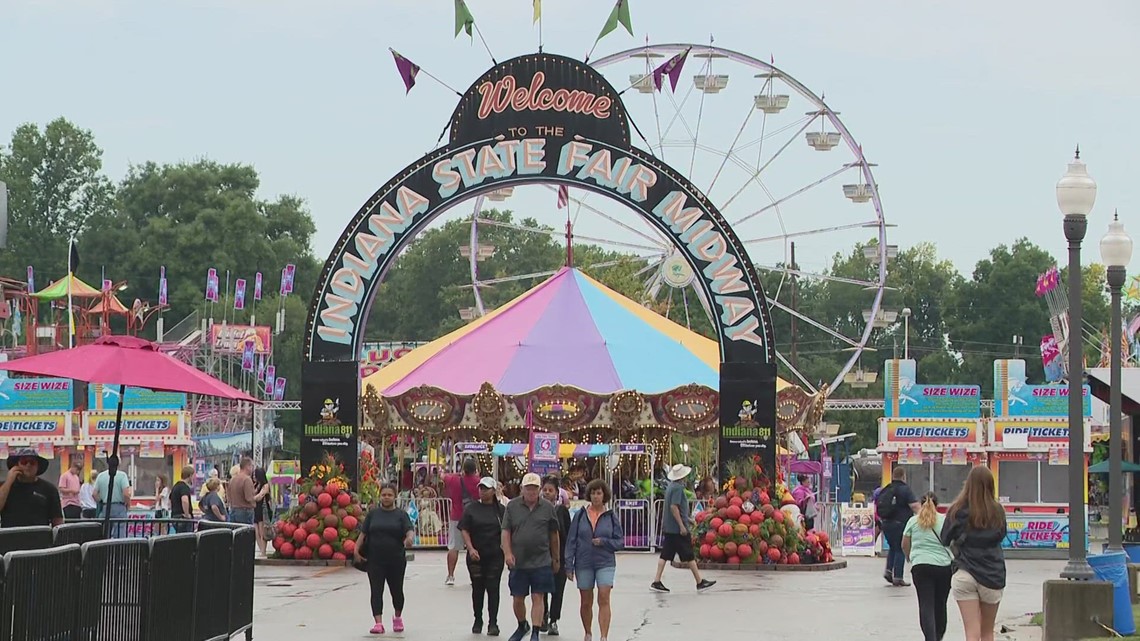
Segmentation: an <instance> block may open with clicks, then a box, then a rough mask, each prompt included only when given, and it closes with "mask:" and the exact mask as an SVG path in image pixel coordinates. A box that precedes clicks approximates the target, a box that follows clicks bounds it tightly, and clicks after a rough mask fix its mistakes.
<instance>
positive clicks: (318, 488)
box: [309, 484, 325, 496]
mask: <svg viewBox="0 0 1140 641" xmlns="http://www.w3.org/2000/svg"><path fill="white" fill-rule="evenodd" d="M324 492H325V488H324V486H322V485H320V484H317V485H314V486H313V489H311V490H309V496H320V495H321V494H324Z"/></svg>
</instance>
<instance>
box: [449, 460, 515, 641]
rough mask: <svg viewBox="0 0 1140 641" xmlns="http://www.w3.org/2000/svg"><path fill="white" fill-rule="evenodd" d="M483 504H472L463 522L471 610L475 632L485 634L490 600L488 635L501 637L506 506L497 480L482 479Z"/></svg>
mask: <svg viewBox="0 0 1140 641" xmlns="http://www.w3.org/2000/svg"><path fill="white" fill-rule="evenodd" d="M478 487H479V502H478V503H469V504H467V506H466V507H465V508H464V510H463V517H462V518H461V519H460V521H459V531H460V532H461V533H462V535H463V543H464V544H465V546H466V549H467V573H468V574H470V575H471V606H472V608H473V609H474V611H475V623H474V624H473V625H472V626H471V632H473V633H474V634H479V633H481V632H483V597H484V596H486V600H487V634H488V635H489V636H493V637H495V636H499V586H500V585H501V584H502V579H503V566H504V563H505V560H504V557H503V548H502V545H501V536H502V532H503V510H504V508H503V504H502V503H500V502H499V498H498V496H496V495H497V494H498V492H497V491H496V488H497V487H498V483H496V482H495V479H493V478H491V477H489V476H484V477H483V478H481V479H479V486H478Z"/></svg>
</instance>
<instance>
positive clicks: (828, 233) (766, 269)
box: [461, 43, 894, 392]
mask: <svg viewBox="0 0 1140 641" xmlns="http://www.w3.org/2000/svg"><path fill="white" fill-rule="evenodd" d="M686 50H687V51H688V56H687V57H688V61H687V62H686V64H685V67H684V75H683V76H682V79H681V81H680V82H679V83H678V84H677V86H676V89H675V90H671V88H670V86H669V83H668V82H665V83H664V87H663V88H662V89H661V90H660V91H658V90H657V88H656V87H655V84H654V81H653V76H652V71H653V69H654V68H656V67H658V66H659V65H660V64H661V63H662V62H663V61H665V60H667V59H669V58H670V57H672V56H674V55H676V54H679V53H681V52H684V51H686ZM589 64H590V65H591V66H592V67H593V68H594V69H596V70H597V71H598V72H600V73H602V74H603V75H604V76H606V78H607V79H608V80H609V81H610V83H611V84H612V85H613V86H614V87H615V88H617V89H618V90H619V91H622V88H624V91H622V96H623V99H624V102H625V106H626V109H627V111H628V114H629V116H630V120H631V122H632V123H633V125H634V131H633V132H632V135H633V140H634V141H635V142H634V144H635V145H636V146H639V147H642V148H643V149H645V150H646V151H649V152H650V153H652V154H654V155H655V156H657V157H658V158H660V159H662V160H664V161H665V162H667V163H669V164H670V165H671V166H672V167H674V168H675V169H676V170H678V171H680V172H681V173H683V174H685V176H686V177H687V178H688V179H689V180H690V181H691V182H692V183H693V184H695V185H696V186H697V187H699V188H700V189H702V190H704V193H705V194H706V195H707V196H708V197H709V198H710V199H711V200H712V202H713V203H715V204H716V205H717V207H718V208H719V209H720V211H721V214H722V215H723V216H724V217H725V219H726V220H727V221H728V222H729V223H730V224H731V225H732V227H733V229H735V231H736V233H737V236H738V237H740V238H741V240H742V241H743V242H744V244H745V247H746V248H747V250H748V252H749V256H750V257H751V259H752V261H753V263H755V265H756V267H757V269H758V270H759V271H760V273H761V277H762V278H763V279H764V283H765V288H766V294H767V296H768V300H769V303H770V305H771V308H772V318H773V322H774V323H775V325H776V328H777V340H778V346H777V358H778V359H779V361H780V365H781V370H782V375H784V376H787V377H789V378H791V379H793V381H794V382H795V383H797V384H799V385H801V386H802V387H805V388H806V389H809V390H811V391H812V392H815V391H817V390H818V388H819V386H820V384H822V383H827V384H828V390H829V391H830V390H834V389H835V388H836V387H838V385H839V384H841V383H842V382H844V380H845V375H847V374H848V372H850V371H851V370H852V368H853V367H855V366H856V364H857V363H858V362H859V358H860V356H861V355H862V353H863V351H864V350H866V349H868V343H869V341H870V338H871V334H872V331H873V330H874V329H876V328H883V327H885V326H887V325H889V324H890V323H891V322H892V321H893V319H892V318H888V317H889V316H892V315H893V314H891V313H890V312H887V311H886V310H884V309H883V306H882V302H883V295H884V291H885V284H886V277H887V261H888V259H889V258H891V257H892V256H891V254H892V253H893V249H894V248H893V247H892V246H889V245H888V244H887V238H886V231H887V226H888V225H887V223H886V220H885V218H884V216H883V207H882V202H881V201H880V199H879V190H878V184H877V183H876V181H875V179H874V176H873V174H872V167H873V165H872V164H871V163H870V162H868V161H867V159H866V157H865V156H864V154H863V149H862V147H861V145H860V144H859V143H858V142H857V141H856V139H855V137H854V136H853V135H852V134H851V132H850V131H849V130H848V129H847V127H846V126H845V125H844V124H843V122H842V121H841V120H840V118H839V115H840V114H839V112H838V111H836V110H834V109H833V108H832V107H830V106H829V105H828V104H827V103H826V102H825V101H824V96H823V95H822V94H820V95H817V94H816V93H814V92H813V91H811V90H809V89H808V88H807V87H806V86H805V85H804V84H803V83H801V82H800V81H798V80H796V79H795V78H794V77H792V76H791V75H790V74H788V73H787V72H785V71H784V70H782V69H780V68H778V67H776V66H775V65H774V64H773V61H771V60H769V61H768V62H765V61H763V60H760V59H757V58H755V57H752V56H748V55H746V54H742V53H738V52H736V51H731V50H728V49H723V48H720V47H716V46H713V45H712V44H682V43H676V44H648V43H647V44H646V45H645V46H643V47H638V48H635V49H629V50H626V51H621V52H619V53H615V54H612V55H609V56H606V57H603V58H600V59H597V60H593V61H591V62H590V63H589ZM520 189H528V188H520ZM530 189H547V190H549V191H550V192H551V195H550V196H549V197H550V201H549V202H550V208H549V209H550V210H551V213H552V214H553V213H554V212H555V206H554V202H555V200H554V195H553V194H555V193H557V191H558V187H556V186H554V185H549V186H543V187H532V188H530ZM512 195H515V194H514V189H513V188H504V189H500V190H498V191H496V192H492V193H490V194H488V195H487V196H485V197H483V196H480V197H478V198H477V199H476V200H475V203H474V212H473V216H472V222H471V238H470V243H469V245H467V246H464V247H463V248H462V250H461V251H462V254H463V256H464V257H465V258H467V259H468V260H469V262H470V271H471V290H472V292H473V297H474V300H473V303H474V305H473V306H472V307H471V308H468V309H466V310H464V311H463V312H462V314H461V315H462V316H463V318H464V319H465V320H471V319H472V318H475V317H478V316H481V315H482V314H484V313H486V311H488V310H487V309H486V308H485V306H484V297H483V295H482V293H481V290H482V289H484V288H486V287H492V286H494V285H495V284H496V283H500V282H503V281H509V280H528V279H538V278H542V277H545V276H547V275H549V273H551V272H543V273H531V274H522V273H520V274H511V275H507V276H503V275H502V274H496V275H495V277H494V278H487V277H483V276H481V274H480V273H479V262H480V260H482V259H484V258H487V257H488V256H490V255H491V254H493V253H494V251H495V248H494V247H492V246H489V245H487V244H480V242H479V238H480V229H486V228H487V227H488V226H490V225H504V224H505V225H508V226H511V227H515V228H517V229H525V230H528V231H533V232H534V233H537V234H552V235H561V234H562V231H561V230H560V229H559V226H555V225H547V224H545V223H544V224H543V225H542V226H540V227H530V226H527V225H525V224H523V225H520V224H518V223H517V222H513V223H503V222H502V221H495V220H490V219H489V218H487V217H485V216H483V215H481V214H482V212H484V207H486V206H496V203H499V202H502V201H505V200H507V199H508V198H511V197H512ZM558 197H559V200H560V201H562V202H559V205H560V206H562V205H565V206H566V208H565V209H564V210H562V211H561V212H558V213H560V214H561V215H562V216H566V217H567V220H566V222H567V223H569V222H570V221H571V220H572V221H573V226H574V233H573V237H574V239H575V242H579V241H581V242H586V243H594V244H597V245H600V246H605V247H607V248H610V249H613V250H620V251H624V252H632V253H634V254H636V257H637V260H639V261H644V266H643V267H642V268H641V269H640V271H639V272H638V274H639V278H641V279H643V290H642V292H641V293H642V301H641V302H642V303H643V304H647V305H650V306H653V307H654V308H656V309H661V308H664V309H683V311H684V314H683V315H680V318H682V319H684V321H683V322H686V323H690V322H691V320H692V319H693V318H695V316H696V315H698V314H703V315H705V316H706V317H708V316H709V315H710V314H711V307H710V305H709V301H708V300H706V299H705V296H704V293H703V292H702V291H701V289H700V287H699V286H697V285H696V284H695V283H694V280H695V279H694V277H693V274H692V271H691V268H690V267H689V265H688V263H687V262H686V261H685V259H684V258H683V257H682V256H681V255H680V254H679V253H678V252H676V250H675V249H674V247H673V245H672V243H671V242H670V241H669V240H668V239H667V238H666V237H665V236H664V235H663V234H662V233H661V232H659V231H657V230H656V229H654V228H652V227H650V226H649V225H648V224H642V225H639V224H638V222H639V221H637V220H634V219H632V218H631V217H629V216H623V215H622V213H621V206H620V205H616V204H614V203H611V202H609V201H606V200H604V199H602V198H598V197H596V196H592V195H591V194H588V193H585V192H581V193H580V192H577V191H573V190H572V191H570V192H569V193H568V194H566V193H562V194H558ZM486 201H491V202H490V203H488V202H486ZM528 215H530V214H529V212H528ZM566 233H567V234H569V233H570V232H569V225H568V230H567V232H566ZM857 243H860V244H864V250H863V252H862V253H863V260H864V261H865V263H866V264H865V265H864V267H865V269H864V270H862V271H861V272H860V273H858V274H836V273H833V272H832V271H831V270H830V266H831V263H832V259H833V256H835V255H836V254H837V253H842V254H849V253H850V252H851V251H852V250H853V248H854V247H855V245H856V244H857ZM606 266H607V265H606V264H603V263H598V264H595V265H591V266H589V267H592V268H604V267H606ZM811 287H815V288H817V289H816V292H817V293H819V292H822V293H823V294H822V295H823V296H824V297H825V298H829V297H835V298H836V299H842V300H844V301H859V302H860V304H861V307H862V309H861V314H849V313H848V314H846V316H845V317H844V318H839V319H837V318H836V317H835V316H834V314H832V315H830V316H829V315H828V314H827V313H826V312H824V311H822V310H819V309H810V308H807V307H803V306H801V305H798V304H797V292H800V291H802V290H803V289H804V288H811ZM816 298H817V299H818V298H819V296H817V297H816ZM676 317H677V316H676V315H675V318H676ZM785 333H787V334H790V336H783V335H781V334H785ZM797 339H798V340H797ZM836 351H842V352H843V355H844V357H843V358H842V360H841V365H840V366H839V368H838V370H835V371H828V372H827V374H826V376H828V377H831V380H828V379H826V378H823V376H822V375H820V374H819V373H818V371H817V372H816V375H815V376H814V378H813V376H812V375H811V374H810V373H808V372H806V371H804V370H806V369H808V368H806V367H803V365H802V360H801V356H803V355H805V354H823V353H829V354H834V353H835V352H836ZM860 372H861V370H860V371H859V372H852V373H851V376H856V375H857V374H858V373H860ZM851 376H848V379H850V378H851Z"/></svg>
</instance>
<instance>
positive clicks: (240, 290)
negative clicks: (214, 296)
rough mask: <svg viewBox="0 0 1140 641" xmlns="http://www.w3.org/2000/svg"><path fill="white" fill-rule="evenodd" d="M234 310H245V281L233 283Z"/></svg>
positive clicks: (239, 280) (242, 279) (240, 280)
mask: <svg viewBox="0 0 1140 641" xmlns="http://www.w3.org/2000/svg"><path fill="white" fill-rule="evenodd" d="M234 309H245V279H244V278H239V279H237V280H236V281H234Z"/></svg>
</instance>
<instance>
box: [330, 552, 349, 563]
mask: <svg viewBox="0 0 1140 641" xmlns="http://www.w3.org/2000/svg"><path fill="white" fill-rule="evenodd" d="M332 560H333V561H347V560H348V557H347V556H345V554H344V552H333V555H332Z"/></svg>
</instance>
